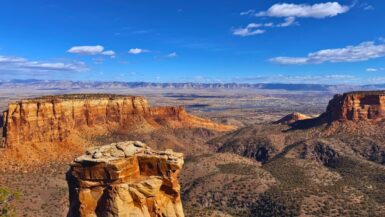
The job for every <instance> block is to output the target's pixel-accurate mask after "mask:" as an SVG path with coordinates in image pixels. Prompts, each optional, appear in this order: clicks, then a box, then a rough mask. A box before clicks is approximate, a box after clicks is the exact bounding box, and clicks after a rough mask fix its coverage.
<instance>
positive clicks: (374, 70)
mask: <svg viewBox="0 0 385 217" xmlns="http://www.w3.org/2000/svg"><path fill="white" fill-rule="evenodd" d="M384 70H385V68H367V69H366V71H367V72H379V71H384Z"/></svg>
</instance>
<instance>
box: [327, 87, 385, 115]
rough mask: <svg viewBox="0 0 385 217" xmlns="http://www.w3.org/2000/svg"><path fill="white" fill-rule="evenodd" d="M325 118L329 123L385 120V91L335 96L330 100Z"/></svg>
mask: <svg viewBox="0 0 385 217" xmlns="http://www.w3.org/2000/svg"><path fill="white" fill-rule="evenodd" d="M324 116H325V118H327V120H328V121H329V122H332V121H337V120H349V121H362V120H370V121H380V120H384V119H385V91H359V92H350V93H345V94H343V95H335V96H334V98H333V99H332V100H330V102H329V105H328V107H327V109H326V113H325V114H324Z"/></svg>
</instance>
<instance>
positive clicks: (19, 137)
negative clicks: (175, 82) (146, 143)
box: [3, 94, 233, 146]
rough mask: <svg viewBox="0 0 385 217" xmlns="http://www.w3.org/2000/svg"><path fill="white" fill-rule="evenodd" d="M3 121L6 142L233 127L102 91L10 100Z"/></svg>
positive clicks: (172, 108) (141, 100)
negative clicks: (113, 133) (163, 129)
mask: <svg viewBox="0 0 385 217" xmlns="http://www.w3.org/2000/svg"><path fill="white" fill-rule="evenodd" d="M3 122H4V128H3V135H4V137H5V143H6V145H7V146H17V145H20V144H25V143H33V144H39V143H45V142H51V143H52V142H63V141H65V140H67V139H69V138H70V137H71V136H72V135H74V134H77V135H79V134H80V135H102V134H104V133H105V132H107V131H108V130H111V129H119V130H130V131H132V130H142V131H143V130H144V131H145V130H151V129H156V128H159V127H171V128H178V127H202V128H207V129H212V130H216V131H227V130H231V129H233V127H232V126H225V125H220V124H216V123H214V122H212V121H209V120H206V119H202V118H198V117H195V116H192V115H189V114H187V112H186V111H185V110H184V108H182V107H154V108H150V107H149V106H148V102H147V100H146V99H145V98H143V97H137V96H122V95H100V94H91V95H62V96H50V97H43V98H36V99H30V100H22V101H20V102H15V103H11V104H9V107H8V110H7V111H5V112H4V120H3Z"/></svg>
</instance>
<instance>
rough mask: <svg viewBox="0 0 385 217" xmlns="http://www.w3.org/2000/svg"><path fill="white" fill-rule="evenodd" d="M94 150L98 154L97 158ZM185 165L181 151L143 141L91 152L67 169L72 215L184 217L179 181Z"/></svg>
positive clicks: (88, 216)
mask: <svg viewBox="0 0 385 217" xmlns="http://www.w3.org/2000/svg"><path fill="white" fill-rule="evenodd" d="M138 146H140V147H138ZM95 152H97V153H98V154H99V155H100V156H99V157H97V158H95ZM182 166H183V155H182V154H180V153H175V152H173V151H172V150H167V151H165V152H159V151H153V150H152V149H150V148H148V147H147V146H146V145H145V144H143V143H140V142H123V143H118V144H111V145H107V146H103V147H101V148H98V149H95V150H94V151H91V152H88V154H86V155H83V156H81V157H79V158H77V159H76V160H75V162H74V163H72V164H71V168H70V170H69V171H68V173H67V181H68V186H69V196H70V197H69V202H70V208H69V212H68V217H93V216H127V217H128V216H136V217H163V216H169V217H184V214H183V207H182V202H181V196H180V184H179V180H178V178H179V174H180V170H181V169H182Z"/></svg>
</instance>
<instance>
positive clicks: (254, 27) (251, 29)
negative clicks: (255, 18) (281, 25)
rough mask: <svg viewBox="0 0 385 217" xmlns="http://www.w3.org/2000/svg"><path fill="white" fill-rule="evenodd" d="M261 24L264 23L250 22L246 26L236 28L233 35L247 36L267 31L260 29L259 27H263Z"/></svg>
mask: <svg viewBox="0 0 385 217" xmlns="http://www.w3.org/2000/svg"><path fill="white" fill-rule="evenodd" d="M261 26H262V24H259V23H250V24H249V25H247V26H246V27H244V28H237V29H234V30H233V35H237V36H242V37H245V36H251V35H259V34H263V33H265V30H263V29H259V27H261Z"/></svg>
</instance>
